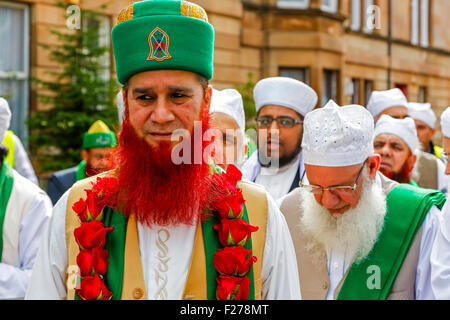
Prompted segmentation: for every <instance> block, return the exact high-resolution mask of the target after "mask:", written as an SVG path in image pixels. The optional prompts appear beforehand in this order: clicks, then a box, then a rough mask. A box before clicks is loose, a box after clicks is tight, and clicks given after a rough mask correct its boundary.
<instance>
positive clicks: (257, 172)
mask: <svg viewBox="0 0 450 320" xmlns="http://www.w3.org/2000/svg"><path fill="white" fill-rule="evenodd" d="M299 168H300V176H302V174H303V172H304V170H305V166H304V164H303V154H302V152H300V153H299V154H298V156H297V157H296V158H295V159H294V160H292V161H291V162H290V163H289V164H287V165H285V166H284V167H282V168H279V169H278V170H276V171H274V170H273V169H269V168H264V167H261V165H260V164H259V162H258V156H257V152H254V153H253V154H252V156H251V157H250V159H248V160H247V162H246V163H245V164H244V167H243V169H242V173H243V177H244V179H247V180H250V181H254V182H255V183H257V184H260V185H262V186H264V187H265V188H266V190H267V192H268V193H269V194H270V195H271V196H272V197H273V198H274V199H275V200H279V199H280V198H282V197H283V196H285V195H286V194H288V193H289V190H290V188H291V186H292V183H293V182H294V179H295V176H296V174H297V170H298V169H299Z"/></svg>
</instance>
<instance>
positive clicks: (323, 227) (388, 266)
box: [281, 101, 445, 300]
mask: <svg viewBox="0 0 450 320" xmlns="http://www.w3.org/2000/svg"><path fill="white" fill-rule="evenodd" d="M373 134H374V123H373V118H372V116H371V115H370V113H369V112H368V111H367V110H366V109H365V108H363V107H361V106H355V105H352V106H344V107H339V106H338V105H336V104H335V103H334V102H333V101H330V102H329V103H328V104H327V105H326V106H325V107H324V108H321V109H318V110H315V111H313V112H311V113H309V114H308V115H307V116H306V118H305V133H304V137H303V143H302V147H303V152H304V160H305V170H306V176H307V179H308V181H306V180H305V179H306V177H303V178H302V181H301V182H300V188H297V189H296V190H294V191H293V192H291V193H290V194H288V195H287V196H286V198H285V199H284V200H283V202H282V204H281V211H282V212H283V213H284V215H285V217H286V220H287V222H288V225H289V228H290V231H291V234H292V235H293V241H294V246H295V250H296V256H297V263H298V270H299V277H300V284H301V293H302V298H303V299H338V300H339V299H343V300H344V299H364V300H366V299H368V300H370V299H433V298H434V297H435V293H436V292H435V291H434V289H435V288H434V286H433V284H432V283H431V279H430V270H431V265H430V253H431V249H432V245H433V241H434V238H435V234H436V232H437V230H438V216H439V214H440V211H439V207H440V206H442V204H443V203H444V201H445V197H444V195H443V194H442V193H440V192H437V191H434V190H425V189H420V188H417V187H414V186H410V185H406V184H405V185H400V184H397V183H396V182H394V181H392V180H389V179H387V178H386V177H384V176H383V175H381V174H380V173H378V167H379V165H380V156H379V155H377V154H374V150H373V144H372V139H373Z"/></svg>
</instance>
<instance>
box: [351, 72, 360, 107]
mask: <svg viewBox="0 0 450 320" xmlns="http://www.w3.org/2000/svg"><path fill="white" fill-rule="evenodd" d="M360 81H361V80H360V79H355V78H354V79H352V84H353V94H352V104H359V87H360V85H359V84H360Z"/></svg>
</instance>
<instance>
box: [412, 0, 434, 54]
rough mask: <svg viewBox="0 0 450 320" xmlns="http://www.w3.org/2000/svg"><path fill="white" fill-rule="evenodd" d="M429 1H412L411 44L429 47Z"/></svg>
mask: <svg viewBox="0 0 450 320" xmlns="http://www.w3.org/2000/svg"><path fill="white" fill-rule="evenodd" d="M429 15H430V2H429V0H411V44H412V45H415V46H417V45H419V44H420V45H421V46H422V47H428V45H429V35H430V31H429V25H430V22H429Z"/></svg>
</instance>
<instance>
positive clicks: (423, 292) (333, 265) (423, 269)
mask: <svg viewBox="0 0 450 320" xmlns="http://www.w3.org/2000/svg"><path fill="white" fill-rule="evenodd" d="M376 183H377V184H378V185H380V187H381V180H380V178H379V176H377V178H376ZM449 211H450V208H449ZM449 214H450V212H449ZM441 216H442V212H441V211H440V210H439V209H438V208H437V207H436V206H433V207H432V208H431V209H430V211H429V212H428V214H427V217H426V218H425V220H424V222H423V224H422V237H421V241H420V252H419V259H418V264H417V271H416V286H415V293H416V300H433V299H436V298H437V297H436V292H439V291H440V290H437V291H436V286H435V285H434V284H433V283H432V277H431V276H432V270H433V269H432V261H431V254H432V249H433V244H434V242H435V239H436V238H437V237H436V235H437V234H438V232H439V219H440V217H441ZM449 222H450V219H449ZM449 227H450V223H449ZM447 250H448V251H447V252H449V253H450V245H449V248H448V249H447ZM449 256H450V254H449ZM435 259H436V261H440V262H442V261H443V260H442V259H441V258H440V257H436V258H435ZM447 261H448V262H447V266H448V267H447V268H448V269H449V270H450V263H449V262H450V259H448V260H447ZM351 263H352V261H351V260H350V259H349V257H344V254H342V253H340V254H337V253H336V252H330V251H328V252H327V268H328V275H329V277H330V287H329V288H328V293H327V297H326V299H327V300H332V299H333V295H334V291H335V290H336V288H337V286H338V285H339V283H340V282H341V280H342V278H343V277H344V275H345V274H346V272H347V269H348V268H349V267H350V266H351ZM446 286H448V287H450V281H447V283H446ZM448 292H449V293H450V290H448Z"/></svg>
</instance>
